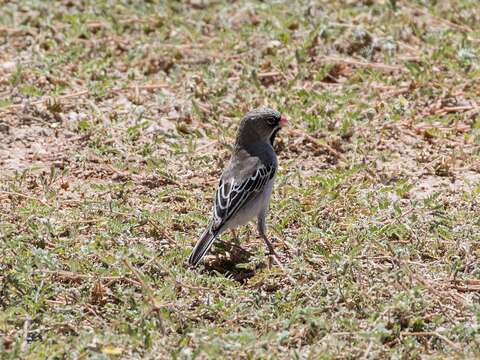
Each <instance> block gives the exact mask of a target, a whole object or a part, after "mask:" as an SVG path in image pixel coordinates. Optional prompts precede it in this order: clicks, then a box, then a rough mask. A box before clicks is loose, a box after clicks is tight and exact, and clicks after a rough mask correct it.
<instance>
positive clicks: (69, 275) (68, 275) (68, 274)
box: [35, 269, 142, 287]
mask: <svg viewBox="0 0 480 360" xmlns="http://www.w3.org/2000/svg"><path fill="white" fill-rule="evenodd" d="M35 272H36V273H43V274H51V275H55V276H58V277H60V278H62V279H66V280H72V281H78V280H92V279H99V280H104V281H108V282H107V284H106V285H105V286H107V287H108V286H109V285H111V284H112V283H114V282H119V281H125V282H128V283H130V284H132V285H136V286H141V285H142V284H141V283H139V282H138V281H135V280H133V279H130V278H128V277H126V276H100V277H97V276H94V275H91V274H79V273H74V272H72V271H65V270H48V269H38V270H36V271H35Z"/></svg>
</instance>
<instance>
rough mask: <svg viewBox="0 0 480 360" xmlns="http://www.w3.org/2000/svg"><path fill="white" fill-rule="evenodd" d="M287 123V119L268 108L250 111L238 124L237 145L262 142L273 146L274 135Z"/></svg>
mask: <svg viewBox="0 0 480 360" xmlns="http://www.w3.org/2000/svg"><path fill="white" fill-rule="evenodd" d="M287 122H288V120H287V117H286V116H285V115H282V114H280V113H279V112H278V111H276V110H273V109H270V108H260V109H255V110H252V111H250V112H248V113H247V114H246V115H245V116H244V117H243V119H242V122H241V123H240V128H239V129H238V133H237V144H239V145H242V144H244V143H245V142H247V143H248V142H249V143H256V142H262V141H264V142H267V143H270V144H271V145H272V146H273V141H274V140H275V135H277V133H278V131H279V130H280V129H281V128H282V127H284V126H285V125H286V124H287Z"/></svg>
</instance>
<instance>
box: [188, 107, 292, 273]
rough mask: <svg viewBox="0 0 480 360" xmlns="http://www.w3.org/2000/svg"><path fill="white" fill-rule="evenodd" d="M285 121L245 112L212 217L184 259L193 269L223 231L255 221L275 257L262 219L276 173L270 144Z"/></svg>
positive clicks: (268, 114) (268, 112) (281, 117)
mask: <svg viewBox="0 0 480 360" xmlns="http://www.w3.org/2000/svg"><path fill="white" fill-rule="evenodd" d="M286 123H287V118H286V117H285V116H284V115H282V114H280V113H279V112H278V111H275V110H272V109H268V108H261V109H257V110H253V111H250V112H249V113H247V114H246V115H245V116H244V118H243V119H242V121H241V123H240V127H239V129H238V132H237V137H236V140H235V146H234V148H233V153H232V156H231V158H230V162H229V163H228V165H227V167H226V168H225V170H224V171H223V174H222V176H221V178H220V182H219V184H218V188H217V191H216V194H215V203H214V205H213V215H212V219H211V220H210V222H209V224H208V226H207V228H206V229H205V230H204V231H203V233H202V235H201V236H200V238H199V239H198V241H197V243H196V245H195V247H194V248H193V250H192V253H191V254H190V256H189V258H188V262H189V263H190V264H191V265H194V266H196V265H197V264H198V263H199V262H200V260H202V258H203V257H204V256H205V254H206V253H207V252H208V251H209V250H210V248H211V246H212V244H213V242H214V241H215V239H216V238H217V237H219V236H220V235H221V234H222V233H223V232H224V231H226V230H228V229H234V228H236V227H237V226H240V225H244V224H246V223H247V222H249V221H250V220H252V219H254V218H257V226H258V232H259V234H260V236H261V237H262V238H263V240H264V241H265V244H266V245H267V247H268V250H269V252H270V254H272V255H275V251H274V249H273V246H272V244H271V243H270V241H269V240H268V238H267V235H266V228H267V225H266V216H267V212H268V207H269V203H270V195H271V194H272V189H273V182H274V180H275V174H276V172H277V155H276V154H275V150H274V149H273V141H274V139H275V136H276V135H277V133H278V131H279V130H280V129H281V128H282V127H283V126H285V125H286Z"/></svg>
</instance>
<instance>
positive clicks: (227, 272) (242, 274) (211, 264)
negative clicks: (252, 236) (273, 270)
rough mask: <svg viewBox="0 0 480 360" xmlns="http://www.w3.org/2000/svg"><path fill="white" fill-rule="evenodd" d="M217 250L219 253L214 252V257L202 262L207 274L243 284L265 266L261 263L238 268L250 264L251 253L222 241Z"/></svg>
mask: <svg viewBox="0 0 480 360" xmlns="http://www.w3.org/2000/svg"><path fill="white" fill-rule="evenodd" d="M217 248H218V250H219V251H216V252H215V253H216V254H215V256H213V257H211V258H209V259H208V260H207V259H205V260H206V261H204V268H205V270H206V271H207V272H211V273H215V272H216V273H220V274H222V275H223V276H225V277H228V278H231V279H233V280H235V281H238V282H239V283H241V284H245V283H246V282H247V281H248V279H250V278H252V277H253V276H254V275H255V273H256V272H257V271H258V270H260V269H263V268H265V267H266V266H267V265H266V264H265V263H263V262H261V263H256V264H252V265H253V266H249V267H240V266H238V265H239V264H244V263H248V262H250V260H251V259H252V257H253V254H252V253H250V252H249V251H247V250H245V249H243V248H241V247H239V246H237V245H235V244H231V243H227V242H223V241H222V242H219V243H218V244H217ZM225 252H228V253H229V256H227V255H225Z"/></svg>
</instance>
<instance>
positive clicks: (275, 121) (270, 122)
mask: <svg viewBox="0 0 480 360" xmlns="http://www.w3.org/2000/svg"><path fill="white" fill-rule="evenodd" d="M267 123H268V125H270V126H275V125H276V124H277V120H276V119H275V118H268V119H267Z"/></svg>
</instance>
